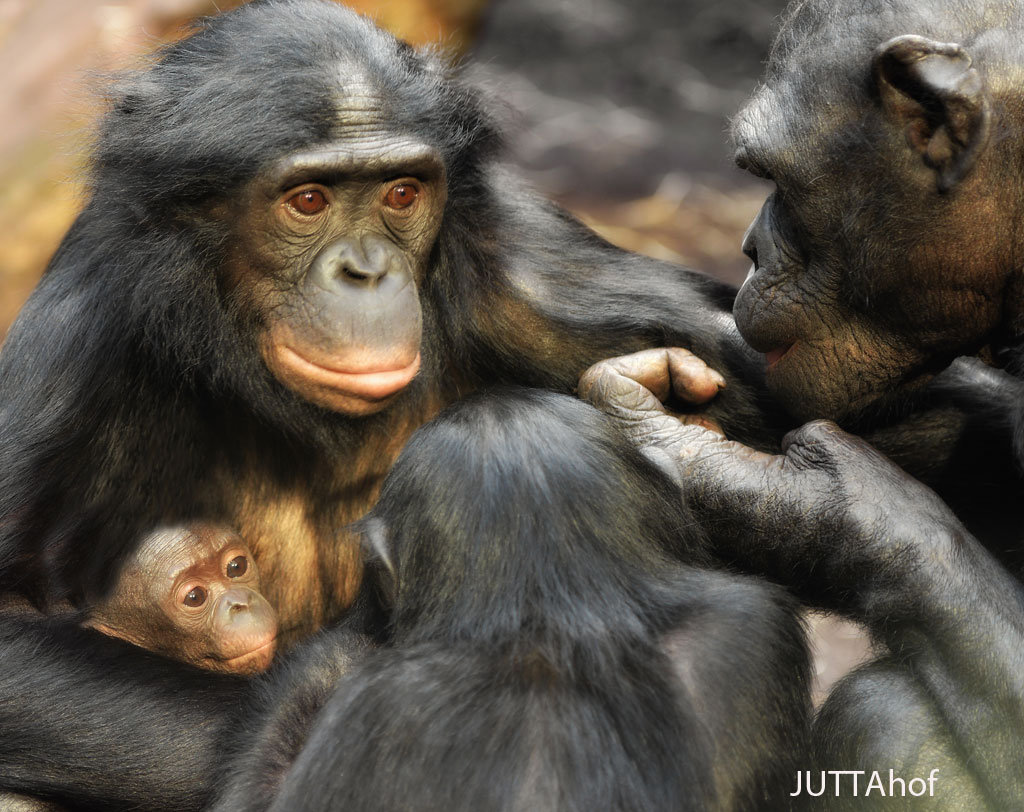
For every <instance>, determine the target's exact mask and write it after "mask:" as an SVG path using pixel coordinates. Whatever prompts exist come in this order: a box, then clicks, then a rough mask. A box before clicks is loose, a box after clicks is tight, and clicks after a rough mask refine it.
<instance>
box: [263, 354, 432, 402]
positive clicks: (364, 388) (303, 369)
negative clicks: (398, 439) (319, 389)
mask: <svg viewBox="0 0 1024 812" xmlns="http://www.w3.org/2000/svg"><path fill="white" fill-rule="evenodd" d="M279 358H280V360H281V362H282V363H283V364H285V365H286V366H289V367H291V368H292V370H293V371H295V372H298V373H299V374H301V375H302V376H303V377H304V378H306V379H307V380H311V381H313V382H315V383H319V384H321V385H322V386H328V387H330V388H331V389H337V390H338V391H340V392H344V393H345V394H346V395H352V396H353V397H357V398H361V399H362V400H383V399H384V398H388V397H391V396H392V395H394V394H395V393H396V392H400V391H401V390H403V389H405V387H407V386H408V385H409V384H410V382H411V381H412V379H413V378H415V377H416V373H417V372H419V371H420V354H419V352H417V353H416V357H415V358H413V359H412V362H411V363H409V364H406V365H405V366H403V367H396V368H391V369H379V368H378V369H368V370H358V371H356V370H346V369H335V368H333V367H328V366H324V365H323V364H319V363H316V362H314V361H310V360H309V359H308V358H305V357H303V356H302V355H300V354H299V353H298V352H296V351H295V350H293V349H292V348H291V347H289V346H287V345H281V346H280V354H279Z"/></svg>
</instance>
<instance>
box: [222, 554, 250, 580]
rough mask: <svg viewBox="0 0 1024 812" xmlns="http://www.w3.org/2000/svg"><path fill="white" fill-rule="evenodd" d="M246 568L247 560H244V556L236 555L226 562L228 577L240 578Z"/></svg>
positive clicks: (247, 567)
mask: <svg viewBox="0 0 1024 812" xmlns="http://www.w3.org/2000/svg"><path fill="white" fill-rule="evenodd" d="M248 569H249V562H248V561H246V560H245V556H244V555H236V556H235V557H234V558H232V559H231V560H230V561H229V562H228V567H227V571H228V578H241V577H242V576H243V575H245V571H246V570H248Z"/></svg>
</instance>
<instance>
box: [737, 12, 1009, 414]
mask: <svg viewBox="0 0 1024 812" xmlns="http://www.w3.org/2000/svg"><path fill="white" fill-rule="evenodd" d="M837 5H838V6H839V7H838V8H837ZM1022 43H1024V10H1022V9H1021V8H1020V7H1019V3H1018V2H995V3H978V4H969V3H957V4H953V3H949V2H940V1H939V0H897V2H892V1H891V0H866V2H859V3H847V4H841V3H840V4H837V3H836V2H835V1H834V0H826V1H822V0H809V2H800V3H795V4H793V6H792V8H791V10H790V12H789V14H788V15H787V17H786V19H785V21H784V23H783V26H782V30H781V32H780V34H779V37H778V39H777V41H776V43H775V46H774V49H773V52H772V55H771V58H770V61H769V65H768V69H767V75H766V77H765V80H764V84H763V85H762V86H761V87H760V88H759V89H758V90H757V92H756V93H755V94H754V96H753V98H752V99H751V100H750V102H748V104H747V105H746V107H744V108H743V109H742V110H741V111H740V113H739V115H738V116H737V117H736V119H735V121H734V123H733V137H734V140H735V146H736V161H737V163H738V164H739V165H740V166H741V167H743V168H745V169H748V170H749V171H751V172H753V173H754V174H756V175H758V176H761V177H764V178H767V179H769V180H771V181H772V182H773V183H774V184H775V187H776V188H775V192H774V193H773V194H772V195H771V197H769V199H768V200H767V202H766V203H765V204H764V207H763V208H762V210H761V212H760V214H759V215H758V216H757V218H756V219H755V220H754V222H753V224H752V225H751V226H750V229H749V231H748V233H747V236H746V238H745V240H744V245H743V249H744V251H745V252H746V253H747V255H748V256H750V258H751V259H752V260H753V262H754V266H753V268H752V269H751V271H750V275H749V276H748V277H747V280H746V282H745V283H744V285H743V288H742V290H741V291H740V293H739V296H738V297H737V300H736V305H735V315H736V323H737V325H738V326H739V329H740V332H741V333H742V334H743V336H744V338H746V340H747V341H748V342H749V343H750V344H751V345H752V346H753V347H754V348H756V349H758V350H760V351H762V352H764V353H766V355H767V362H768V373H767V380H768V384H769V386H770V387H771V389H772V390H773V392H774V393H775V394H776V395H777V396H778V398H779V399H780V400H781V401H782V402H783V403H784V404H785V405H786V406H787V407H788V408H789V409H790V411H792V412H793V413H794V415H795V416H797V417H800V418H802V419H809V418H813V417H830V418H832V419H835V420H838V421H841V422H842V421H845V422H847V423H855V422H856V420H857V418H858V416H862V415H864V413H865V411H868V410H871V409H872V408H878V407H880V406H882V405H884V403H883V401H882V400H880V399H881V398H883V397H884V396H885V395H886V393H892V392H897V393H900V392H904V393H905V392H908V391H911V390H913V389H915V388H917V387H919V386H920V385H921V384H923V383H924V382H926V381H927V380H928V379H929V378H930V377H931V376H932V375H933V374H935V373H936V372H937V371H939V370H941V369H942V368H943V367H944V366H946V365H947V364H948V363H949V362H950V361H951V360H952V359H953V358H954V357H956V356H957V355H964V354H977V353H982V354H984V355H986V356H987V348H993V347H995V346H996V345H998V344H999V342H1001V341H1005V340H1007V339H1008V337H1009V336H1010V335H1012V334H1013V333H1015V332H1019V331H1020V330H1022V329H1024V323H1022V322H1021V318H1022V312H1021V304H1022V293H1024V289H1022V276H1021V271H1022V268H1024V261H1022V260H1024V258H1022V256H1021V248H1022V247H1024V246H1022V243H1021V237H1022V220H1021V201H1022V198H1024V173H1022V167H1024V149H1022V147H1024V132H1022V130H1021V129H1020V128H1021V125H1022V124H1024V115H1022V113H1024V110H1022V100H1021V94H1020V87H1021V85H1020V76H1021V73H1022V71H1024V44H1022Z"/></svg>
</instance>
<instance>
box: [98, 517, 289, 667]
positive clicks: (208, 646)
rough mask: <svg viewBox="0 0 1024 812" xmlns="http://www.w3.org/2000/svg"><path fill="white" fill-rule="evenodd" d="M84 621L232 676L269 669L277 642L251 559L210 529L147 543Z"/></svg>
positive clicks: (231, 536)
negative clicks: (107, 598) (109, 592)
mask: <svg viewBox="0 0 1024 812" xmlns="http://www.w3.org/2000/svg"><path fill="white" fill-rule="evenodd" d="M90 622H91V625H94V626H96V627H97V628H99V629H100V630H101V631H103V632H105V633H107V634H112V635H114V636H116V637H121V638H123V639H125V640H128V641H129V642H132V643H135V644H136V645H139V646H142V647H143V648H147V649H150V650H151V651H157V652H159V653H161V654H166V655H167V656H169V657H173V658H174V659H178V660H183V661H185V662H188V663H192V664H193V665H196V666H199V667H201V668H208V669H210V670H214V671H223V672H229V673H235V674H252V673H257V672H260V671H263V670H265V669H266V668H268V667H269V666H270V663H271V661H272V659H273V657H274V650H275V646H276V638H277V616H276V614H275V613H274V610H273V608H272V607H271V606H270V604H269V603H268V602H267V600H266V598H264V597H263V595H262V594H261V593H260V576H259V571H258V570H257V568H256V562H255V560H254V559H253V557H252V553H251V552H250V550H249V548H248V546H247V545H246V544H245V542H243V541H242V539H241V538H240V537H239V536H238V535H236V534H235V533H233V532H232V531H230V530H227V529H225V528H222V527H219V526H215V525H203V524H191V525H187V526H176V527H167V528H161V529H159V530H157V531H155V532H153V533H150V534H149V535H148V536H146V538H145V539H144V540H143V541H142V543H141V544H140V546H139V549H138V551H137V552H136V553H135V555H134V556H133V557H132V559H131V560H130V561H129V562H128V564H127V565H126V566H125V569H124V571H123V572H122V574H121V576H120V578H119V579H118V583H117V585H116V586H115V589H114V592H113V594H112V595H111V597H110V599H109V600H108V601H107V602H106V603H104V604H102V605H100V606H97V607H94V609H93V610H92V612H91V620H90Z"/></svg>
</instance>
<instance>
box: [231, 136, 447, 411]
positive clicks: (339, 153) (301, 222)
mask: <svg viewBox="0 0 1024 812" xmlns="http://www.w3.org/2000/svg"><path fill="white" fill-rule="evenodd" d="M445 197H446V185H445V172H444V166H443V164H442V162H441V159H440V157H439V155H438V154H437V152H436V151H435V150H434V149H432V148H431V147H429V146H426V145H424V144H420V143H417V142H416V141H414V140H410V139H405V138H401V137H396V136H393V135H392V136H389V135H385V134H384V133H383V132H379V131H377V128H375V126H374V120H373V118H372V117H371V118H370V119H369V120H368V121H367V123H366V126H365V128H363V129H362V130H361V131H359V132H353V133H352V134H351V135H350V136H349V137H347V138H345V139H342V140H339V141H338V142H337V143H334V144H328V145H325V146H321V147H318V148H314V149H311V150H310V151H308V152H303V153H300V154H296V155H291V156H288V157H287V158H285V159H282V160H280V161H279V162H277V163H276V164H274V165H273V166H271V167H270V168H269V169H268V170H267V171H266V172H264V173H263V174H262V175H261V176H259V177H258V178H257V179H256V180H255V181H254V182H253V183H252V184H250V186H249V187H248V189H247V191H246V194H245V195H244V198H243V199H242V200H241V201H239V203H240V206H239V207H238V210H237V211H235V212H233V215H234V216H236V217H238V224H237V233H238V237H237V240H236V250H235V251H234V253H233V256H232V257H231V260H230V262H229V277H228V279H227V280H226V281H225V285H226V286H227V287H228V288H229V289H236V286H237V288H238V289H236V290H235V293H236V295H237V294H238V292H239V290H240V291H241V292H242V300H243V302H244V304H245V306H246V308H247V309H248V310H249V311H250V312H255V313H257V314H258V317H259V322H260V325H259V328H260V330H261V339H260V341H261V346H262V352H263V357H264V360H265V362H266V364H267V366H268V367H269V368H270V370H271V372H272V373H273V374H274V376H275V377H276V378H277V379H278V380H279V381H280V382H281V383H282V384H284V385H285V386H287V387H288V388H289V389H291V390H292V391H294V392H296V393H297V394H298V395H300V396H301V397H303V398H305V399H306V400H309V401H311V402H313V403H316V404H318V405H320V406H323V407H325V408H327V409H331V410H334V411H337V412H342V413H344V414H347V415H352V416H360V415H368V414H373V413H374V412H377V411H380V410H381V409H383V408H385V407H386V406H387V405H388V404H389V402H390V401H391V400H392V399H393V398H394V397H395V396H396V395H397V394H398V393H399V392H401V391H402V390H403V389H404V388H405V387H406V386H407V385H408V384H409V383H410V382H411V381H412V380H413V378H414V376H415V375H416V373H417V371H418V370H419V367H420V342H421V335H422V316H421V312H420V301H419V292H418V286H419V284H421V282H422V280H423V278H424V274H425V273H426V269H427V263H428V260H429V257H430V254H431V250H432V248H433V245H434V242H435V240H436V238H437V234H438V230H439V228H440V225H441V218H442V213H443V211H444V204H445Z"/></svg>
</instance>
